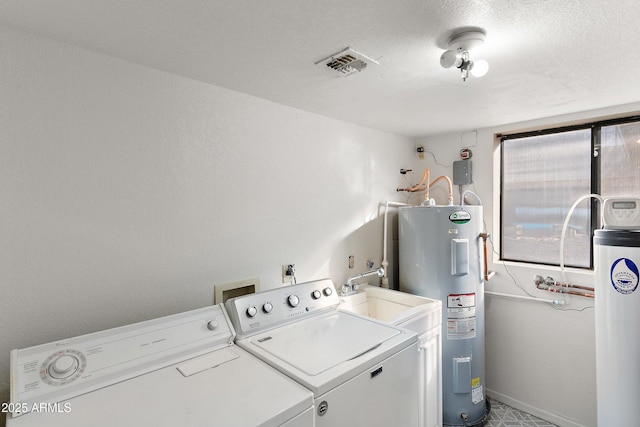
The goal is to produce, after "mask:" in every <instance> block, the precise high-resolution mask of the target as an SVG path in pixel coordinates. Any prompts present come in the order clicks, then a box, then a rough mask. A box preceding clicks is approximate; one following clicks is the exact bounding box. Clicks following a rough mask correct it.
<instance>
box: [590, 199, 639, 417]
mask: <svg viewBox="0 0 640 427" xmlns="http://www.w3.org/2000/svg"><path fill="white" fill-rule="evenodd" d="M602 209H603V215H602V217H603V224H604V229H601V230H596V231H595V232H594V238H593V243H594V260H595V290H596V298H595V319H596V388H597V409H598V426H603V427H606V426H631V425H638V424H639V423H640V421H638V415H637V413H636V411H635V409H636V408H637V406H638V402H640V387H639V386H638V381H640V329H638V327H639V326H640V289H638V280H639V277H640V273H639V270H638V268H639V267H640V199H638V198H611V199H605V200H604V203H603V206H602Z"/></svg>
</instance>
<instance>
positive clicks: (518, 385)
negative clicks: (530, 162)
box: [417, 103, 640, 427]
mask: <svg viewBox="0 0 640 427" xmlns="http://www.w3.org/2000/svg"><path fill="white" fill-rule="evenodd" d="M638 110H640V103H639V104H634V105H626V106H619V107H614V108H608V109H603V110H598V111H588V112H583V113H577V114H572V115H567V116H563V117H554V118H548V119H541V120H535V121H531V122H526V123H516V124H508V125H504V126H498V127H494V128H487V129H480V130H478V132H477V145H476V146H473V147H471V150H472V151H473V157H472V159H471V160H472V162H473V181H474V184H473V185H472V186H470V187H469V189H471V190H473V191H475V192H476V193H477V194H478V195H479V196H480V198H481V199H482V201H483V204H484V215H485V221H486V225H487V229H488V232H489V233H490V234H491V237H492V240H493V241H495V242H496V247H495V250H496V251H498V250H499V248H498V246H497V245H498V244H499V241H500V236H499V218H498V213H499V198H500V157H499V146H498V144H497V143H496V142H495V138H494V135H495V134H498V133H505V132H510V131H511V132H514V131H517V130H525V129H531V128H539V127H545V126H546V127H550V126H552V125H554V124H565V123H574V122H580V121H588V120H589V119H595V118H600V117H607V116H610V115H625V114H626V113H629V114H630V113H633V112H637V111H638ZM468 131H469V130H467V129H464V130H462V131H461V132H462V133H464V138H465V141H466V140H467V139H468V137H469V134H468V133H467V132H468ZM462 133H456V134H448V135H439V136H435V137H430V138H426V139H423V140H421V141H418V142H417V145H424V146H425V148H426V149H427V150H429V151H431V152H433V153H434V154H435V156H436V158H437V160H438V163H441V164H444V165H450V164H451V163H452V162H453V161H454V160H459V150H460V148H461V147H462V145H461V140H462ZM471 140H473V138H471ZM424 167H428V168H430V169H431V170H432V176H434V173H435V175H439V174H442V173H445V174H448V175H451V174H452V167H445V166H441V165H437V164H436V163H435V162H434V159H433V157H432V156H431V155H430V154H427V155H426V159H425V161H423V162H422V165H421V168H424ZM455 201H456V203H457V202H458V199H457V198H455ZM489 269H490V270H493V271H495V272H496V273H497V274H496V276H495V277H493V278H492V279H491V280H490V281H489V282H487V283H486V285H485V286H486V287H485V290H486V291H494V292H503V293H510V294H516V295H524V292H523V291H522V290H520V289H518V287H517V285H516V284H515V283H514V282H517V284H518V285H519V286H522V287H523V288H525V289H526V290H527V292H529V293H531V294H534V295H536V296H538V297H540V298H547V299H549V298H551V299H553V298H554V296H553V294H549V293H545V292H544V291H538V290H537V289H536V288H535V285H534V284H533V277H534V276H535V275H536V274H541V275H542V276H547V275H548V276H552V277H554V278H556V279H557V280H559V279H560V273H559V270H558V269H557V268H550V267H542V266H540V267H531V266H526V265H524V264H517V263H503V262H502V261H500V260H499V257H498V256H497V255H495V254H494V256H493V260H492V262H490V265H489ZM567 280H568V281H569V282H572V283H576V284H584V285H586V286H593V285H594V282H593V274H592V273H590V272H584V271H579V270H571V269H569V270H568V274H567ZM567 299H568V301H569V306H567V308H568V309H571V311H560V310H556V309H554V308H552V307H550V306H549V305H546V304H542V303H539V302H528V301H521V300H513V299H505V298H502V297H496V296H490V295H488V296H487V298H486V301H487V303H486V349H487V350H486V352H487V354H486V359H487V365H486V377H487V378H486V384H487V388H488V389H489V390H488V394H489V395H490V396H494V397H496V398H498V399H499V400H501V401H503V402H505V403H508V404H511V405H513V406H515V407H518V408H520V409H523V410H526V411H528V412H530V413H533V414H535V415H538V416H541V417H543V418H545V419H547V420H549V421H552V422H555V423H556V424H558V425H561V426H572V427H573V426H589V427H593V426H595V425H596V390H595V388H596V385H595V324H594V310H593V308H592V307H593V301H592V300H589V299H586V298H582V297H576V296H567Z"/></svg>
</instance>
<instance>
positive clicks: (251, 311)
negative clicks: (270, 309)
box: [247, 305, 258, 317]
mask: <svg viewBox="0 0 640 427" xmlns="http://www.w3.org/2000/svg"><path fill="white" fill-rule="evenodd" d="M256 314H258V309H257V308H256V307H255V306H253V305H252V306H251V307H249V308H247V316H249V317H256Z"/></svg>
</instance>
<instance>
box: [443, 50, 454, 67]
mask: <svg viewBox="0 0 640 427" xmlns="http://www.w3.org/2000/svg"><path fill="white" fill-rule="evenodd" d="M457 59H458V55H457V54H456V53H455V52H454V51H452V50H446V51H444V52H443V53H442V55H440V65H442V67H443V68H451V67H453V65H454V64H455V63H456V60H457Z"/></svg>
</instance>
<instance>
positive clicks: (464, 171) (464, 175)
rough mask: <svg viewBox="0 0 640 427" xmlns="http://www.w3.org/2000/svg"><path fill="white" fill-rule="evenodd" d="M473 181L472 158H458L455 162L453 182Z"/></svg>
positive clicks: (459, 183)
mask: <svg viewBox="0 0 640 427" xmlns="http://www.w3.org/2000/svg"><path fill="white" fill-rule="evenodd" d="M471 183H473V178H472V177H471V160H457V161H455V162H453V184H454V185H469V184H471Z"/></svg>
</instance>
